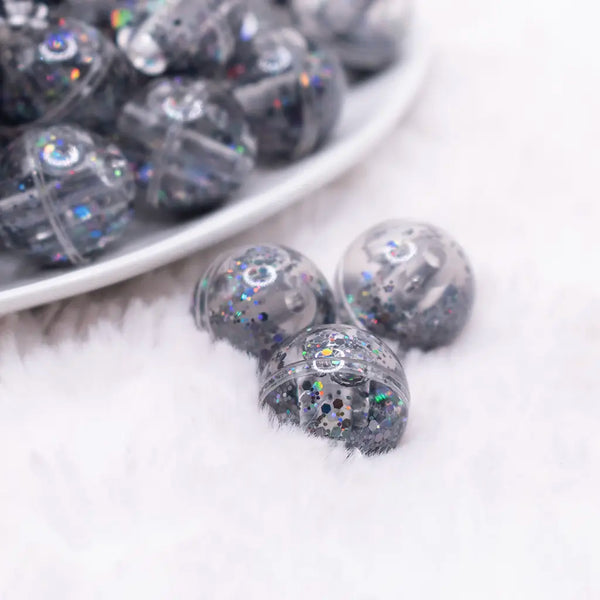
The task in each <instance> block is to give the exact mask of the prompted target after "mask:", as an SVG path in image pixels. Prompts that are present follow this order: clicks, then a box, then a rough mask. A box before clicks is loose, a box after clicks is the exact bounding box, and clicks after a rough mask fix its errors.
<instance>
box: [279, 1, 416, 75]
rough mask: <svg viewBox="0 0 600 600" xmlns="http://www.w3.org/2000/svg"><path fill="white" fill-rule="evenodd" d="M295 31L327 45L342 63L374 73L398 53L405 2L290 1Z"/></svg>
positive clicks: (404, 23)
mask: <svg viewBox="0 0 600 600" xmlns="http://www.w3.org/2000/svg"><path fill="white" fill-rule="evenodd" d="M290 5H291V9H292V13H293V15H294V17H295V20H296V23H297V26H298V27H299V29H300V30H301V31H302V32H303V33H304V34H305V35H306V36H307V37H309V38H310V39H315V40H318V41H320V42H322V43H327V44H330V45H331V46H332V47H333V48H335V50H336V52H337V53H338V55H339V57H340V60H341V61H342V63H343V64H344V65H345V66H346V67H348V68H351V69H356V70H359V71H377V70H379V69H382V68H383V67H385V66H387V65H389V64H390V63H392V62H393V61H394V60H396V58H397V57H398V55H399V54H400V51H401V46H402V41H403V40H404V38H405V35H406V31H407V28H408V21H409V16H410V10H409V3H408V1H407V0H361V1H359V2H357V1H356V0H291V2H290Z"/></svg>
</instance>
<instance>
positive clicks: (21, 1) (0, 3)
mask: <svg viewBox="0 0 600 600" xmlns="http://www.w3.org/2000/svg"><path fill="white" fill-rule="evenodd" d="M48 4H55V2H42V1H41V0H0V24H1V25H2V26H9V27H23V26H24V25H33V26H37V27H43V26H44V25H45V23H46V21H47V19H48V13H49V11H48Z"/></svg>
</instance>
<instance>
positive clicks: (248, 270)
mask: <svg viewBox="0 0 600 600" xmlns="http://www.w3.org/2000/svg"><path fill="white" fill-rule="evenodd" d="M193 312H194V317H195V319H196V324H197V325H198V326H199V327H202V328H204V329H206V330H208V331H209V332H210V333H211V335H212V336H213V337H214V338H217V339H226V340H228V341H229V342H230V343H231V344H232V345H233V346H235V347H236V348H239V349H240V350H244V351H245V352H248V353H250V354H253V355H254V356H257V357H259V358H261V359H262V360H265V359H267V358H269V356H270V355H271V353H272V352H273V350H274V349H275V348H277V346H278V345H279V344H281V342H283V340H284V339H285V338H287V337H289V336H290V335H293V334H295V333H297V332H298V331H300V330H302V329H304V328H305V327H309V326H311V325H320V324H322V323H331V322H333V321H335V308H334V299H333V293H332V291H331V289H330V287H329V284H328V283H327V281H326V280H325V277H324V276H323V274H322V273H321V272H320V271H319V270H318V269H317V267H316V266H315V265H314V264H313V263H312V262H310V261H309V260H308V259H307V258H306V257H305V256H303V255H302V254H300V253H299V252H296V251H295V250H291V249H290V248H285V247H282V246H275V245H262V246H246V247H242V248H236V249H234V250H231V251H229V252H227V253H226V254H224V255H222V256H220V257H219V258H217V259H216V260H215V261H214V262H213V264H212V265H211V266H210V267H209V268H208V270H207V272H206V273H205V275H204V277H203V278H202V279H201V280H200V281H199V282H198V286H197V288H196V292H195V295H194V303H193Z"/></svg>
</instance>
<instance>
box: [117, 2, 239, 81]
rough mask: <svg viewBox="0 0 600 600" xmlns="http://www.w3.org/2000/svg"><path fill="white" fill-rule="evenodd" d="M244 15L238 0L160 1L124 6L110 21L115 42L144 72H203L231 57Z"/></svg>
mask: <svg viewBox="0 0 600 600" xmlns="http://www.w3.org/2000/svg"><path fill="white" fill-rule="evenodd" d="M244 14H245V7H244V2H243V0H162V1H160V2H158V1H154V2H152V1H146V2H138V3H137V4H136V5H135V6H134V7H132V8H129V7H128V6H126V7H124V8H123V9H122V10H121V11H118V10H117V11H113V17H112V19H113V26H114V27H115V28H116V29H117V44H118V46H119V47H120V48H121V49H122V50H123V51H124V52H125V54H126V55H127V57H128V58H129V60H130V61H131V63H132V64H133V66H134V67H135V68H136V69H138V70H139V71H141V72H142V73H144V74H145V75H151V76H156V75H161V74H164V73H167V72H178V73H182V72H186V71H194V72H195V73H203V74H205V75H208V74H212V73H213V72H215V71H218V69H219V68H222V67H223V66H224V65H225V64H226V62H227V61H228V60H229V59H230V58H231V57H232V56H233V53H234V51H235V46H236V40H237V33H238V32H237V29H238V28H239V27H240V26H241V20H242V19H243V16H244Z"/></svg>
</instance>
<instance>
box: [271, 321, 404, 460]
mask: <svg viewBox="0 0 600 600" xmlns="http://www.w3.org/2000/svg"><path fill="white" fill-rule="evenodd" d="M260 400H261V403H262V404H263V405H264V406H267V407H269V408H270V409H271V410H272V411H273V414H274V415H275V416H276V418H277V419H278V420H279V421H280V422H282V423H292V424H295V425H299V426H300V427H302V428H303V429H305V430H306V431H308V432H309V433H311V434H314V435H317V436H321V437H327V438H330V439H333V440H337V441H340V442H342V443H345V444H346V446H347V447H348V448H350V449H358V450H360V451H361V452H364V453H365V454H375V453H380V452H386V451H389V450H392V449H393V448H395V447H396V446H397V445H398V443H399V442H400V439H401V437H402V435H403V433H404V430H405V428H406V424H407V420H408V408H409V403H410V396H409V391H408V384H407V382H406V377H405V375H404V370H403V368H402V365H401V364H400V362H399V361H398V359H397V358H396V356H395V355H394V353H393V352H392V351H391V350H390V349H389V348H388V347H387V346H386V345H385V344H384V343H383V342H382V341H381V340H380V339H378V338H377V337H375V336H374V335H372V334H371V333H369V332H367V331H363V330H359V329H356V328H354V327H350V326H347V325H324V326H320V327H314V328H308V329H307V330H305V331H303V332H301V333H299V334H297V335H296V336H294V337H293V338H291V339H288V340H287V341H286V342H285V344H284V345H283V346H282V347H281V348H279V349H278V350H277V352H276V353H275V354H274V355H273V356H272V358H271V360H269V362H268V363H267V364H266V366H265V368H264V369H263V372H262V374H261V391H260Z"/></svg>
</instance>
